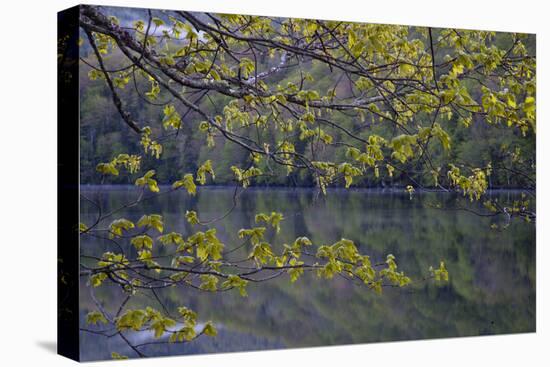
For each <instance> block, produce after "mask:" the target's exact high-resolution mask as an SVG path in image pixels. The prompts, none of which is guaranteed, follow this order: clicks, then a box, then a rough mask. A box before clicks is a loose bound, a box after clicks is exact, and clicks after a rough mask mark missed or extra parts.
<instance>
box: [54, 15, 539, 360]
mask: <svg viewBox="0 0 550 367" xmlns="http://www.w3.org/2000/svg"><path fill="white" fill-rule="evenodd" d="M58 19H59V23H58V27H59V45H58V64H59V68H58V75H59V79H58V90H59V96H58V111H59V129H58V131H59V132H58V133H59V147H58V149H59V154H58V156H59V166H58V167H59V168H58V174H59V186H58V190H59V196H58V197H59V211H58V221H59V227H58V228H59V229H58V231H59V232H58V233H59V245H58V246H59V248H58V267H59V292H58V296H59V302H58V303H59V314H58V320H59V328H58V330H59V336H58V344H59V345H58V348H59V353H60V354H62V355H65V356H67V357H70V358H73V359H76V360H80V361H93V360H102V359H126V358H138V357H156V356H170V355H183V354H200V353H221V352H235V351H250V350H268V349H281V348H302V347H312V346H328V345H341V344H352V343H372V342H389V341H396V340H416V339H429V338H445V337H462V336H474V335H494V334H507V333H527V332H534V331H535V252H536V251H535V249H536V248H535V222H536V206H535V204H536V197H535V193H536V176H535V170H536V161H535V159H536V154H535V140H536V139H535V138H536V122H535V111H536V109H535V97H536V85H535V76H536V73H535V70H536V55H535V35H533V34H520V33H499V32H491V31H477V30H463V29H444V28H431V27H417V26H414V27H413V26H401V25H384V24H370V23H352V22H345V21H339V20H310V19H292V18H275V17H264V16H248V15H238V14H211V13H196V12H188V11H179V10H158V9H135V8H120V7H106V6H92V5H80V6H77V7H74V8H71V9H68V10H65V11H62V12H60V13H59V18H58ZM413 22H414V19H411V23H413ZM479 342H480V343H482V342H483V340H480V341H479Z"/></svg>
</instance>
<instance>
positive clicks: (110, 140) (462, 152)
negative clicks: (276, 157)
mask: <svg viewBox="0 0 550 367" xmlns="http://www.w3.org/2000/svg"><path fill="white" fill-rule="evenodd" d="M411 37H414V32H411ZM494 42H495V43H496V44H498V46H499V47H500V48H502V49H507V48H509V47H510V46H511V45H512V38H511V35H510V34H498V33H497V34H496V35H495V37H494ZM523 43H524V44H526V46H527V48H528V49H529V53H531V54H534V37H531V36H526V38H525V39H524V40H523ZM437 52H438V55H437V56H436V57H440V58H442V59H443V58H444V57H445V49H444V48H443V49H441V48H439V49H438V51H437ZM81 53H82V57H83V59H84V61H87V62H88V63H90V64H94V62H95V58H94V56H93V53H91V50H90V48H89V47H83V49H82V51H81ZM108 59H109V64H110V65H122V64H123V56H122V55H121V53H120V52H117V51H116V50H115V51H113V53H112V54H111V55H109V57H108ZM257 62H258V63H259V65H258V67H257V69H259V70H268V69H269V68H272V67H276V66H277V65H278V64H280V63H281V62H282V60H279V59H277V58H275V57H274V58H270V57H265V56H264V57H261V58H259V60H257ZM288 70H290V71H284V70H283V71H278V72H277V73H274V74H273V75H271V76H269V77H267V78H266V79H264V81H265V83H267V84H269V85H280V86H285V87H286V86H287V85H288V83H290V82H291V81H295V80H297V79H298V80H300V79H301V80H303V83H304V85H303V88H305V89H308V90H315V91H320V92H321V93H322V94H329V92H330V93H334V94H335V95H337V96H352V95H353V93H354V91H353V88H352V83H354V82H355V81H352V80H349V79H348V78H345V77H342V74H340V73H337V72H336V71H335V70H330V69H329V68H328V67H327V65H326V64H323V63H318V62H315V61H312V60H306V61H304V62H303V63H302V64H301V65H300V68H299V69H296V68H294V69H288ZM300 73H301V75H299V74H300ZM124 78H126V80H124V82H121V86H123V87H124V88H121V89H120V90H119V93H120V95H121V96H123V99H124V100H125V101H126V108H127V110H128V111H129V112H130V113H131V114H132V115H134V116H140V117H141V118H142V119H143V120H144V121H148V122H149V125H150V126H151V128H152V129H153V135H155V136H159V139H158V141H159V142H160V143H162V145H163V148H164V149H163V150H164V151H163V153H162V154H163V159H162V160H160V161H157V160H156V159H155V158H154V157H151V156H143V157H142V166H143V169H144V170H147V169H149V168H151V167H153V163H154V168H155V170H156V172H157V178H158V180H159V183H161V184H163V183H166V184H168V183H171V182H173V181H174V180H176V179H178V178H179V177H180V176H181V174H182V172H188V171H195V170H196V169H197V167H198V166H199V165H200V164H201V163H202V162H204V161H206V160H208V159H210V160H212V161H213V162H216V167H215V170H216V177H215V180H214V184H220V185H225V184H230V183H231V182H233V181H234V177H235V176H234V174H233V172H232V171H231V169H230V166H232V165H234V164H235V163H240V164H237V165H238V166H241V167H245V166H247V165H248V164H249V163H248V162H250V157H249V152H248V151H246V150H245V149H243V148H241V147H240V146H239V145H236V144H233V143H232V142H231V141H228V140H227V139H224V138H223V137H222V136H216V137H212V140H211V141H210V143H208V135H207V134H206V133H205V132H203V131H200V129H197V126H199V125H200V122H201V120H202V119H201V118H200V116H198V115H197V114H196V113H193V112H189V111H188V110H187V109H186V108H185V107H184V106H181V105H178V102H177V101H174V99H173V98H171V96H170V94H168V93H166V92H161V95H160V96H159V97H158V98H157V99H156V101H155V102H154V103H153V104H152V103H151V101H150V99H149V98H148V96H147V93H149V92H150V88H151V86H150V85H149V83H148V82H144V81H143V78H141V77H137V76H136V77H135V78H134V76H133V75H125V76H124ZM134 79H135V80H134ZM126 83H127V84H126ZM136 91H138V93H136ZM80 94H81V109H82V112H81V117H82V120H81V134H80V136H81V138H80V143H81V182H82V183H83V184H92V183H98V182H99V180H100V176H99V175H97V174H95V166H96V164H97V163H98V162H105V161H109V160H110V159H112V157H114V156H116V155H117V154H120V153H131V152H139V151H140V143H139V140H136V139H135V138H133V137H134V136H133V135H134V134H135V133H134V132H133V131H132V130H131V129H129V128H128V126H126V125H125V124H124V122H123V121H122V118H121V117H120V115H119V113H118V111H117V110H116V108H115V106H114V105H113V103H112V100H111V95H110V91H109V89H108V87H107V85H106V84H105V82H104V80H102V79H101V75H100V73H97V72H95V71H93V70H92V68H90V67H89V66H88V65H86V63H85V62H84V63H82V68H81V76H80ZM470 94H471V96H472V98H473V99H474V100H476V101H481V99H482V98H481V97H482V96H481V93H480V92H479V89H476V88H472V90H471V91H470ZM190 95H192V96H193V99H194V100H196V101H198V102H197V103H198V105H200V107H201V108H202V109H204V110H205V111H209V113H211V114H213V115H219V116H224V113H225V114H228V113H233V112H231V111H229V110H228V109H227V107H224V106H226V105H227V104H228V103H229V102H230V101H231V98H230V97H225V96H223V95H221V94H218V93H216V94H214V93H205V92H203V91H198V92H195V93H191V94H190ZM159 104H160V105H161V106H162V105H168V104H174V105H175V106H176V108H177V109H178V110H179V112H180V114H181V115H182V125H181V128H180V129H179V130H178V131H177V132H175V133H174V132H167V131H166V130H164V129H163V128H162V124H160V122H161V121H162V120H163V118H164V113H163V110H162V108H159V106H158V105H159ZM418 118H425V119H429V118H430V117H429V116H428V115H427V114H424V115H422V114H419V116H418ZM381 120H382V119H381V118H379V117H378V116H376V115H373V114H370V113H368V112H366V113H364V114H363V118H362V119H358V118H356V117H355V116H351V115H347V114H346V113H338V115H337V121H338V123H339V124H340V126H342V127H344V128H345V129H346V130H347V131H351V132H353V133H354V134H357V136H360V137H362V138H365V139H368V137H369V136H370V135H373V134H376V135H379V136H382V137H384V138H386V139H388V140H390V139H391V138H392V136H395V135H396V133H397V131H396V130H397V127H396V125H394V124H390V123H388V122H387V121H381ZM483 120H484V119H483V118H482V117H480V116H479V115H474V116H473V118H472V119H471V122H468V121H466V120H464V119H461V118H460V114H459V113H454V114H453V115H452V116H450V119H446V121H445V126H443V127H444V129H445V131H446V132H447V133H448V134H449V136H450V140H451V144H450V149H449V150H448V151H444V149H441V147H438V146H436V145H434V146H433V147H431V149H432V160H433V161H434V165H436V166H438V167H440V168H442V170H443V172H444V171H446V169H447V168H448V167H442V166H444V165H445V163H444V162H445V161H447V162H448V161H454V162H457V163H459V164H460V163H463V164H465V167H490V170H491V175H490V176H489V187H490V188H519V187H522V188H526V187H530V188H533V187H534V181H533V176H530V175H529V174H525V173H526V172H531V173H534V167H535V148H534V145H535V134H534V133H533V130H531V129H525V130H524V131H523V132H522V130H520V129H510V128H508V127H507V126H505V125H506V122H503V124H487V122H486V121H483ZM465 123H469V124H470V127H469V128H467V129H466V128H464V126H463V125H464V124H465ZM419 125H423V124H422V123H419ZM289 128H292V127H289ZM293 128H294V129H296V130H297V129H298V128H297V127H296V126H294V127H293ZM241 130H242V134H244V135H245V136H251V135H252V137H253V138H257V139H258V140H266V141H271V142H272V143H271V145H272V146H275V145H276V132H275V131H274V130H273V128H271V129H270V128H268V129H262V130H259V129H257V130H253V129H241ZM335 131H336V133H334V134H333V135H331V136H326V137H325V141H324V142H323V143H325V144H319V145H318V149H319V151H320V153H319V154H322V155H323V156H324V157H325V158H326V157H329V159H331V160H334V161H341V160H342V159H343V158H344V157H340V155H343V154H345V150H344V149H336V148H337V147H340V146H345V145H346V144H349V143H350V142H353V140H352V138H350V137H349V136H348V134H347V133H346V131H344V129H340V130H335ZM255 134H261V139H259V138H258V137H257V136H255ZM522 134H525V135H526V136H522ZM174 135H177V139H172V137H173V136H174ZM319 139H322V137H320V138H319ZM329 139H330V141H328V140H329ZM327 142H328V143H330V144H326V143H327ZM331 147H335V148H334V149H333V148H331ZM295 149H296V152H298V153H303V152H304V151H305V150H306V149H310V147H309V141H308V139H297V143H296V144H295ZM466 162H467V165H466ZM257 166H258V167H259V168H260V169H262V171H264V172H267V171H270V170H273V172H275V173H274V174H271V175H263V176H261V177H258V178H257V179H256V180H255V181H254V182H252V183H251V184H252V185H270V186H271V185H290V186H306V187H310V186H315V181H314V178H313V177H312V175H311V172H310V171H308V170H297V171H293V172H290V173H289V174H288V175H287V174H286V172H285V168H284V167H280V166H278V165H275V166H273V167H266V163H265V161H262V162H259V164H258V165H257ZM512 166H515V167H516V168H517V167H518V166H522V167H524V171H522V174H518V172H514V169H512V168H511V167H512ZM406 167H407V169H406V173H400V172H394V173H393V175H392V176H391V177H390V176H389V175H387V174H380V175H374V174H367V175H363V176H360V177H357V178H355V179H354V183H353V187H388V186H399V187H401V186H405V185H409V184H414V185H415V186H417V185H422V186H426V187H433V186H434V182H433V180H431V179H430V177H431V175H430V174H429V172H426V171H425V168H423V165H422V164H420V163H419V161H412V162H408V163H406ZM380 169H381V170H382V169H383V170H384V171H385V169H384V168H383V167H381V168H380ZM427 173H428V174H427ZM377 176H378V177H377ZM136 177H137V176H136ZM109 180H110V181H109V182H111V183H117V184H127V183H130V184H132V183H133V182H134V180H135V177H133V176H127V175H121V176H112V177H109ZM338 185H344V182H343V181H342V182H336V183H335V184H334V185H332V186H338Z"/></svg>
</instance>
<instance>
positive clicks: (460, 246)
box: [81, 187, 535, 360]
mask: <svg viewBox="0 0 550 367" xmlns="http://www.w3.org/2000/svg"><path fill="white" fill-rule="evenodd" d="M233 191H234V190H233V189H232V188H214V187H212V188H202V187H201V188H199V192H198V195H197V196H196V197H191V196H189V195H187V194H186V193H185V192H175V193H172V194H168V195H163V196H160V197H158V198H155V199H151V200H147V201H145V202H144V203H142V204H140V206H139V207H133V208H128V209H125V210H123V211H121V212H120V213H118V214H117V216H115V217H114V218H112V219H115V218H118V217H125V218H127V219H130V220H134V221H137V220H138V219H139V217H140V216H141V214H143V213H149V214H153V213H158V214H162V215H163V217H164V224H165V231H178V232H181V233H182V234H185V235H189V234H191V233H193V231H195V230H198V228H195V229H193V228H191V227H190V226H189V224H188V223H187V222H186V220H185V217H184V214H185V211H186V210H196V211H197V212H198V214H199V217H200V218H201V220H203V221H205V220H209V219H211V218H216V217H219V216H220V215H221V214H223V213H224V212H226V211H227V210H228V209H229V208H231V206H232V202H233V201H232V200H233ZM82 193H83V194H85V195H86V196H88V197H90V198H94V200H99V201H100V202H101V205H102V206H103V209H104V210H105V211H109V210H110V209H113V208H117V207H119V206H121V205H123V204H125V203H126V202H129V201H131V200H133V199H135V198H136V191H135V188H133V187H111V188H102V189H98V188H97V187H82ZM492 195H496V196H498V197H499V200H501V201H506V200H512V199H514V198H515V197H517V195H518V194H517V193H514V192H511V191H500V192H495V193H493V194H492ZM436 203H439V204H441V205H442V206H443V207H445V208H456V207H459V206H463V205H472V204H469V202H467V201H465V200H464V199H463V198H461V197H460V196H457V195H454V194H444V193H422V194H416V195H415V196H414V197H413V199H412V200H410V198H409V196H408V194H407V193H403V192H397V191H380V190H350V191H347V190H332V191H329V195H328V196H327V197H326V198H316V195H315V193H314V191H312V190H309V189H297V190H292V189H249V190H247V191H246V192H244V193H243V194H242V195H240V196H239V197H238V198H237V206H236V208H235V209H234V210H233V212H232V213H231V215H229V216H228V217H227V218H225V219H224V220H222V221H219V222H216V223H215V224H214V225H213V226H214V227H216V228H217V230H218V236H219V238H220V239H221V240H222V242H224V243H225V244H226V248H227V249H230V248H232V247H234V246H236V244H238V243H240V241H239V240H238V239H237V236H236V233H237V231H238V230H239V229H240V228H250V227H252V226H254V215H255V214H256V213H259V212H271V211H279V212H282V213H283V214H284V216H285V218H286V219H285V220H284V221H283V222H282V224H281V225H282V228H281V232H280V233H279V235H277V236H273V237H271V238H269V237H268V238H267V240H268V241H270V242H271V243H277V244H282V243H290V242H292V241H293V240H294V239H295V238H296V237H298V236H307V237H309V238H310V239H311V240H312V241H313V242H314V243H315V244H332V243H333V242H335V241H337V240H338V239H340V238H342V237H344V238H348V239H351V240H353V241H355V243H356V244H357V245H358V248H359V250H360V251H361V252H362V253H364V254H369V255H371V258H372V259H373V260H374V261H380V260H384V259H385V255H386V254H389V253H392V254H394V255H395V257H396V259H397V263H398V265H399V268H400V269H401V270H403V271H405V273H407V274H408V275H409V276H411V277H412V278H420V277H422V276H424V275H426V274H427V273H428V268H429V266H430V265H434V266H437V265H438V264H439V261H440V259H444V260H445V262H446V265H447V269H448V271H449V273H450V281H449V282H448V283H445V284H436V283H434V282H432V281H427V282H422V283H419V284H416V285H414V286H411V287H407V288H401V289H395V288H391V289H384V292H383V294H382V295H377V294H375V293H374V292H372V291H368V290H366V289H365V288H361V287H358V286H356V285H353V284H352V283H350V282H348V281H346V280H344V279H340V278H335V279H333V280H324V279H318V278H317V277H316V276H315V275H314V274H309V275H308V274H306V275H304V276H303V277H302V278H300V279H299V280H298V281H297V282H296V283H293V284H291V283H290V281H289V279H288V277H287V276H285V277H280V278H277V279H274V280H272V281H269V282H265V283H261V284H250V285H249V287H248V297H245V298H243V297H241V296H239V295H238V292H236V291H235V292H222V293H219V294H210V293H203V292H197V291H194V290H192V289H188V288H170V289H166V290H164V291H162V292H160V297H161V298H162V299H163V301H164V302H165V303H166V305H167V306H168V308H171V309H175V308H176V307H177V306H179V305H186V306H188V307H190V308H192V309H193V310H195V311H197V312H198V314H199V319H200V321H207V320H213V321H214V323H215V324H216V326H217V327H218V329H219V333H218V336H216V337H214V338H209V337H201V338H199V339H198V340H196V341H193V342H192V343H189V344H183V345H170V346H167V345H163V346H150V347H148V348H147V349H144V350H143V351H144V352H145V353H146V354H147V355H149V356H155V355H157V356H158V355H174V354H195V353H213V352H232V351H246V350H263V349H273V348H295V347H308V346H324V345H337V344H350V343H368V342H383V341H395V340H413V339H426V338H444V337H458V336H472V335H492V334H503V333H524V332H534V331H535V225H534V224H529V223H525V222H522V221H520V220H516V221H513V222H512V224H511V225H510V226H509V227H508V228H507V229H506V230H504V231H498V230H493V229H491V224H493V223H494V224H503V223H504V222H505V218H502V217H496V218H486V217H479V216H476V215H474V214H471V213H468V212H466V211H461V210H441V209H435V208H433V207H432V205H433V204H436ZM474 207H475V205H474ZM480 210H481V209H480ZM96 215H97V212H96V209H95V208H94V207H93V206H92V205H90V204H89V203H87V202H86V201H84V200H82V202H81V221H82V222H84V223H88V224H89V223H92V222H93V221H94V219H95V217H96ZM109 223H110V221H107V223H105V224H104V226H103V228H105V227H106V226H107V225H108V224H109ZM107 250H112V248H109V246H108V244H107V243H105V242H103V241H101V240H97V239H92V238H90V237H88V238H83V240H82V243H81V251H82V252H86V253H88V254H91V253H94V254H101V253H102V252H103V251H107ZM250 250H251V248H250V247H248V248H243V249H242V250H241V252H240V255H241V256H243V257H244V256H246V254H247V253H248V252H249V251H250ZM232 255H235V256H237V255H239V254H238V253H234V254H232ZM96 296H97V298H98V299H100V300H101V301H103V302H105V307H106V308H107V309H111V308H110V307H115V306H114V305H117V303H120V300H121V299H122V293H121V292H120V291H119V290H118V288H116V287H112V286H105V287H100V288H98V289H97V290H96ZM146 304H150V305H152V306H154V307H156V308H158V307H159V306H158V304H155V303H154V302H153V301H151V300H149V299H146V298H142V299H136V300H135V301H134V303H133V305H140V306H143V305H146ZM92 308H93V303H92V302H91V300H90V292H89V289H88V288H87V286H86V279H82V280H81V319H82V320H83V319H84V317H83V316H84V315H85V314H86V313H87V312H88V311H89V310H91V309H92ZM82 325H84V323H82ZM133 337H134V338H140V340H148V339H152V337H151V335H149V334H147V333H142V334H139V335H135V336H133ZM112 351H116V352H118V353H121V354H126V355H128V356H130V357H135V354H134V353H133V352H132V351H130V350H128V349H127V348H126V347H125V344H124V343H123V341H122V340H120V338H119V337H112V338H105V337H102V336H97V335H94V334H90V333H84V332H82V333H81V358H82V359H83V360H96V359H103V358H110V354H111V352H112Z"/></svg>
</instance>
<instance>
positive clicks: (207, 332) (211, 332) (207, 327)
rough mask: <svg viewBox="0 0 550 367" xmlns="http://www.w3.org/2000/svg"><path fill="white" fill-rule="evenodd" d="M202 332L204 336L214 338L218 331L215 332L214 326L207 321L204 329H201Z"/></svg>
mask: <svg viewBox="0 0 550 367" xmlns="http://www.w3.org/2000/svg"><path fill="white" fill-rule="evenodd" d="M202 332H203V334H204V335H206V336H216V335H218V331H217V330H216V328H215V327H214V325H213V324H212V322H211V321H208V322H207V323H206V324H205V325H204V329H202Z"/></svg>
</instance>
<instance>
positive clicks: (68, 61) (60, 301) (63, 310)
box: [57, 6, 80, 360]
mask: <svg viewBox="0 0 550 367" xmlns="http://www.w3.org/2000/svg"><path fill="white" fill-rule="evenodd" d="M78 20H79V7H78V6H76V7H73V8H70V9H66V10H63V11H61V12H59V13H58V15H57V36H58V46H57V47H58V49H57V58H58V59H57V62H58V69H57V271H58V281H57V312H58V315H57V352H58V354H60V355H63V356H65V357H68V358H71V359H74V360H79V359H80V349H79V332H78V329H79V294H78V292H79V289H78V287H79V274H78V269H79V263H78V262H79V233H78V223H79V90H78V60H79V45H78V40H79V33H78Z"/></svg>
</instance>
